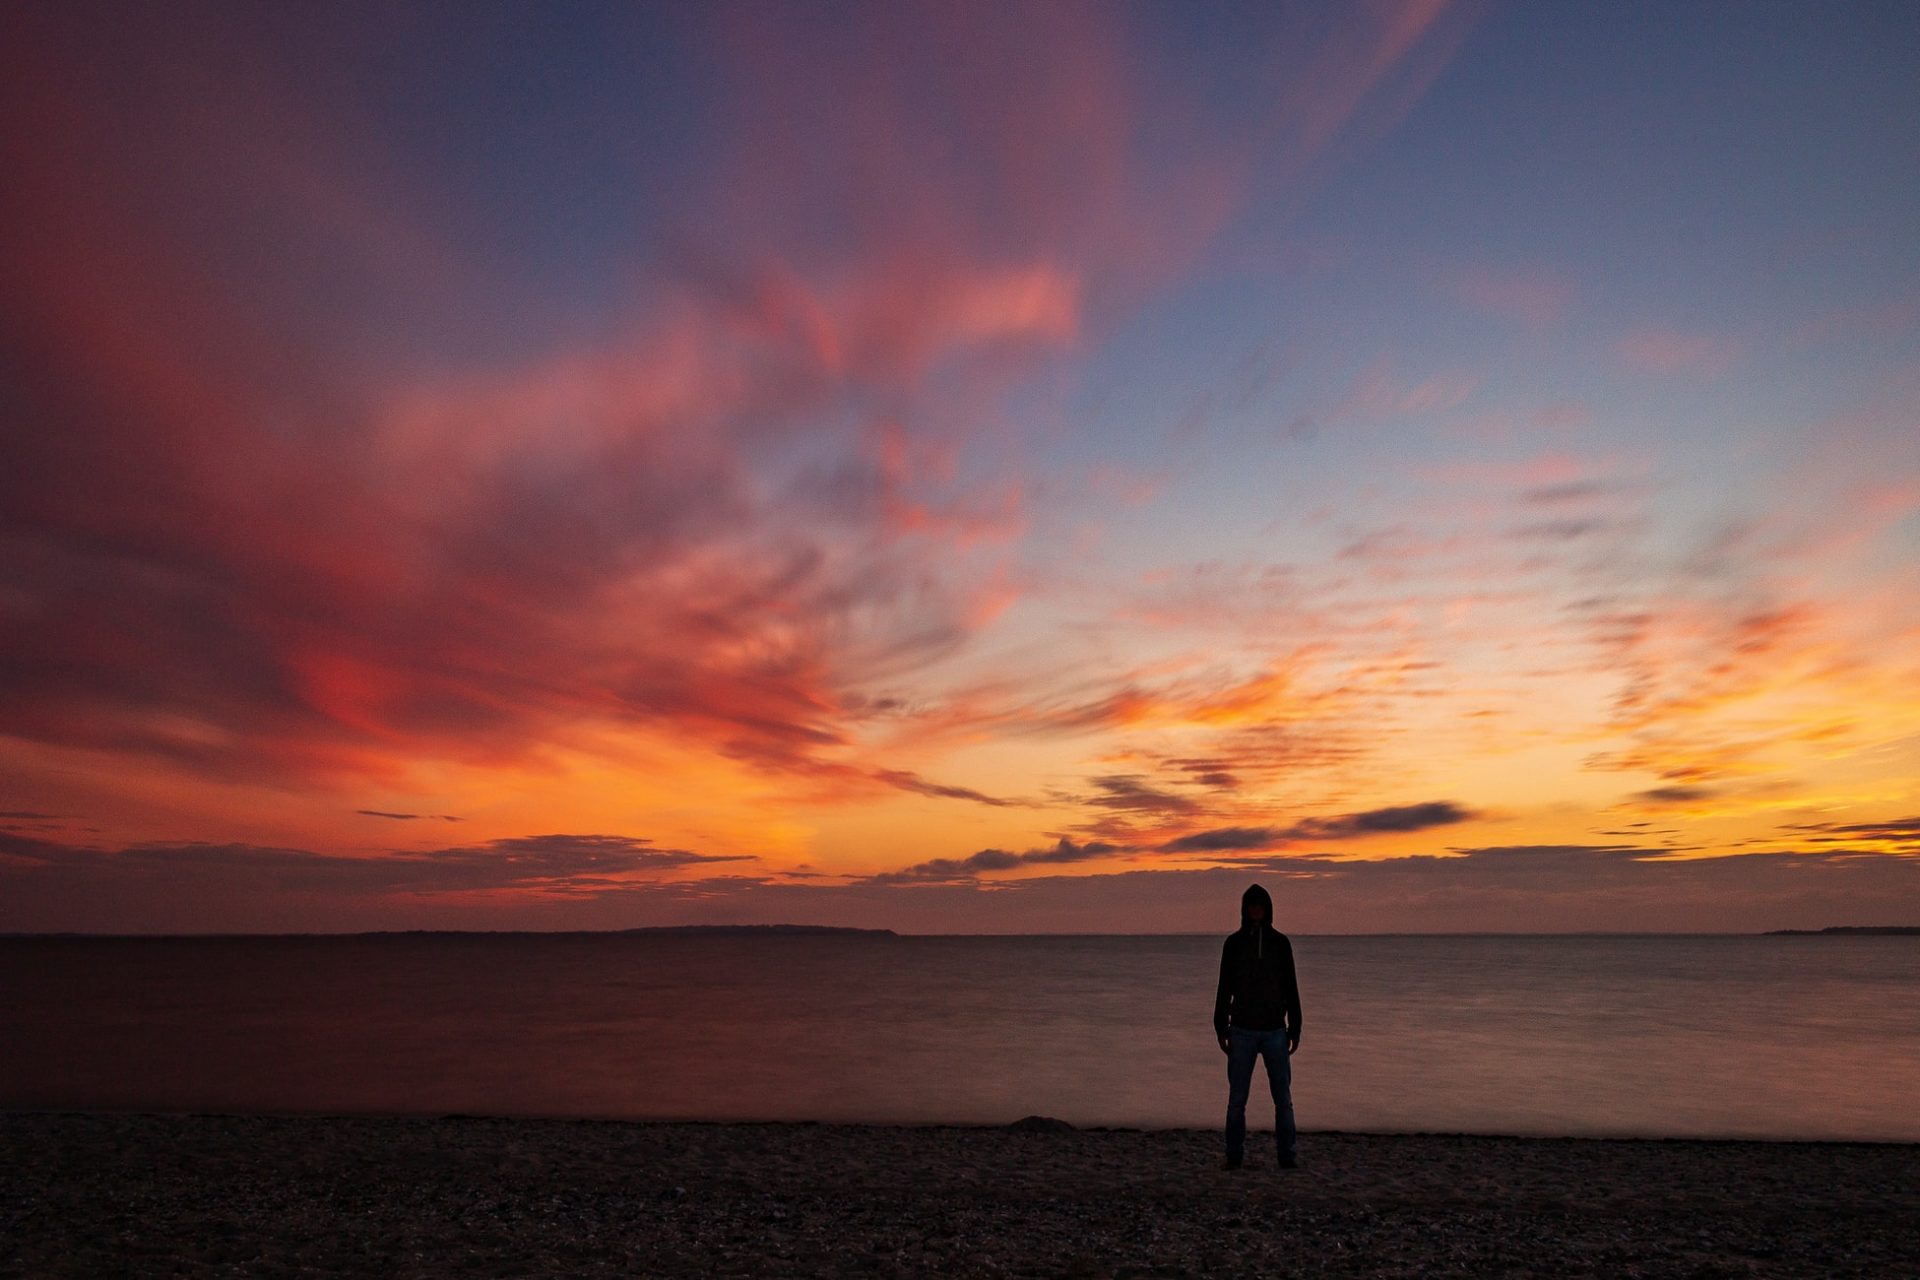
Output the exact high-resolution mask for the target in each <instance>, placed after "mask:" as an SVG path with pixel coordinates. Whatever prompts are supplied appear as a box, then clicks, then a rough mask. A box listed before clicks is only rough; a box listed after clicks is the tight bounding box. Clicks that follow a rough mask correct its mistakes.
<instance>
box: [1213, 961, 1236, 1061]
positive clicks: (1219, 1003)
mask: <svg viewBox="0 0 1920 1280" xmlns="http://www.w3.org/2000/svg"><path fill="white" fill-rule="evenodd" d="M1232 954H1233V939H1232V938H1228V939H1227V940H1226V942H1225V943H1224V944H1223V945H1222V946H1221V948H1220V985H1219V986H1218V987H1216V988H1215V989H1214V993H1213V1036H1214V1039H1216V1040H1218V1041H1219V1042H1220V1047H1221V1048H1223V1049H1224V1048H1226V1045H1227V1007H1228V1006H1229V1005H1230V1004H1232V1002H1233V992H1232V990H1231V984H1230V983H1229V982H1228V980H1227V975H1228V973H1229V972H1231V969H1230V966H1229V965H1228V963H1227V957H1228V956H1230V955H1232Z"/></svg>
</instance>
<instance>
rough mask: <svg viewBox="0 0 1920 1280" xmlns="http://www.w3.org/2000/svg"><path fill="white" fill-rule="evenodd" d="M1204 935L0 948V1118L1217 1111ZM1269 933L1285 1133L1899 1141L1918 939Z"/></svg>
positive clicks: (24, 944)
mask: <svg viewBox="0 0 1920 1280" xmlns="http://www.w3.org/2000/svg"><path fill="white" fill-rule="evenodd" d="M1219 947H1220V939H1219V938H1214V937H1185V936H1180V937H1015V938H997V937H888V936H884V935H877V936H865V935H858V936H847V935H835V936H818V935H816V936H805V935H785V936H781V935H757V936H754V935H706V936H690V935H672V934H627V935H618V934H602V935H593V934H570V935H524V934H522V935H486V934H423V935H391V936H359V937H333V938H329V937H278V938H152V939H139V938H118V939H102V938H44V939H33V938H12V939H0V1106H4V1107H10V1108H21V1107H31V1108H141V1109H163V1110H214V1111H235V1110H269V1111H301V1112H334V1111H352V1112H402V1113H425V1114H439V1113H443V1112H465V1113H488V1114H505V1115H544V1116H610V1117H632V1118H701V1119H777V1120H821V1121H835V1120H840V1121H889V1122H956V1123H989V1124H998V1123H1005V1122H1008V1121H1012V1120H1015V1119H1018V1118H1020V1117H1021V1116H1025V1115H1031V1114H1041V1115H1050V1116H1057V1117H1059V1118H1061V1119H1064V1120H1068V1121H1071V1122H1073V1123H1074V1124H1078V1125H1129V1126H1143V1127H1162V1126H1180V1127H1217V1126H1219V1125H1220V1123H1221V1121H1222V1113H1223V1109H1224V1104H1225V1093H1226V1079H1225V1059H1224V1057H1223V1055H1222V1054H1221V1053H1220V1050H1219V1048H1218V1047H1217V1046H1216V1045H1215V1043H1214V1041H1213V1035H1212V1030H1211V1027H1210V1018H1211V1013H1212V1002H1213V986H1214V980H1215V976H1216V973H1217V967H1218V963H1219ZM1294 952H1295V956H1296V959H1297V963H1298V966H1299V971H1300V982H1301V992H1302V1001H1303V1005H1304V1008H1305V1019H1304V1024H1305V1027H1304V1029H1305V1036H1304V1040H1303V1043H1302V1046H1301V1049H1300V1052H1299V1053H1298V1054H1297V1055H1296V1056H1295V1057H1294V1059H1293V1067H1294V1090H1293V1093H1294V1106H1295V1111H1296V1115H1297V1118H1298V1123H1299V1124H1300V1127H1301V1128H1302V1129H1303V1130H1314V1129H1347V1130H1369V1131H1387V1132H1393V1131H1398V1132H1405V1131H1421V1130H1426V1131H1459V1132H1476V1133H1506V1134H1553V1135H1611V1136H1663V1137H1757V1138H1849V1139H1870V1140H1902V1141H1916V1140H1920V1105H1917V1104H1916V1101H1915V1100H1916V1098H1920V938H1913V937H1824V938H1820V937H1813V938H1807V937H1801V938H1795V937H1771V938H1769V937H1737V936H1572V937H1569V936H1418V937H1408V936H1381V937H1296V938H1295V939H1294ZM1263 1081H1264V1077H1263V1076H1262V1075H1260V1074H1258V1073H1257V1074H1256V1081H1255V1093H1254V1101H1253V1104H1252V1106H1251V1108H1250V1111H1249V1115H1250V1120H1251V1121H1252V1123H1253V1125H1254V1127H1256V1128H1260V1127H1270V1125H1271V1117H1272V1112H1271V1108H1270V1104H1269V1103H1268V1101H1267V1098H1266V1095H1265V1091H1264V1083H1263Z"/></svg>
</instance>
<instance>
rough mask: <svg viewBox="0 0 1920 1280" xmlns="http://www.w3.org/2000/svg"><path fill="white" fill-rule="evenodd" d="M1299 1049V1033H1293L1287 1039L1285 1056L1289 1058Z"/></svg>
mask: <svg viewBox="0 0 1920 1280" xmlns="http://www.w3.org/2000/svg"><path fill="white" fill-rule="evenodd" d="M1299 1048H1300V1033H1299V1032H1297V1031H1296V1032H1294V1033H1293V1034H1292V1035H1290V1036H1288V1037H1287V1056H1288V1057H1289V1058H1291V1057H1292V1056H1293V1055H1294V1054H1295V1053H1296V1052H1298V1050H1299Z"/></svg>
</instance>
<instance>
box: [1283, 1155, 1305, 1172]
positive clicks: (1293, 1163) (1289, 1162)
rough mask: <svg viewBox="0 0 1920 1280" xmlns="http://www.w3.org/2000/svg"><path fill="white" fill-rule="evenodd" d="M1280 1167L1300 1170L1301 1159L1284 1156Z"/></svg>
mask: <svg viewBox="0 0 1920 1280" xmlns="http://www.w3.org/2000/svg"><path fill="white" fill-rule="evenodd" d="M1280 1167H1281V1168H1282V1169H1298V1168H1299V1167H1300V1157H1298V1156H1290V1155H1282V1156H1281V1157H1280Z"/></svg>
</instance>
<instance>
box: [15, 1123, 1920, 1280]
mask: <svg viewBox="0 0 1920 1280" xmlns="http://www.w3.org/2000/svg"><path fill="white" fill-rule="evenodd" d="M1253 1136H1254V1137H1256V1138H1257V1137H1261V1136H1264V1135H1253ZM1218 1148H1219V1135H1218V1134H1214V1133H1205V1132H1193V1131H1166V1132H1136V1131H1130V1130H1088V1131H1080V1132H1074V1131H1065V1132H1058V1131H1046V1130H1044V1129H1043V1130H1040V1131H1032V1130H1026V1129H1021V1128H1018V1127H1011V1128H1006V1129H985V1128H887V1127H859V1126H840V1125H807V1124H764V1125H763V1124H625V1123H618V1122H609V1121H565V1120H496V1119H468V1118H458V1117H449V1118H444V1119H384V1118H328V1117H276V1116H212V1115H185V1116H172V1115H106V1114H40V1113H12V1114H7V1113H0V1274H4V1275H7V1276H34V1277H39V1276H87V1277H94V1276H101V1277H105V1276H127V1275H138V1276H158V1275H247V1276H345V1275H354V1276H422V1277H425V1276H434V1277H438V1276H549V1275H567V1276H572V1275H579V1276H613V1275H621V1276H629V1275H631V1276H675V1277H677V1276H688V1277H691V1276H710V1275H719V1276H726V1275H765V1276H775V1275H778V1276H786V1275H796V1276H806V1275H818V1276H894V1275H960V1276H1088V1277H1091V1276H1110V1277H1116V1278H1117V1277H1124V1276H1234V1275H1245V1276H1256V1275H1258V1276H1277V1275H1300V1276H1357V1275H1366V1276H1413V1275H1420V1276H1475V1277H1478V1276H1499V1275H1552V1276H1569V1275H1571V1276H1874V1277H1884V1276H1901V1275H1909V1276H1910V1275H1920V1146H1916V1145H1871V1144H1848V1143H1758V1142H1643V1141H1594V1140H1578V1139H1525V1138H1478V1137H1461V1136H1449V1135H1427V1134H1421V1135H1414V1136H1404V1137H1390V1136H1369V1135H1361V1134H1342V1133H1320V1134H1306V1135H1303V1136H1302V1139H1301V1158H1302V1162H1303V1167H1302V1168H1300V1169H1298V1170H1293V1171H1285V1172H1283V1171H1281V1170H1278V1169H1276V1168H1275V1167H1274V1162H1273V1155H1272V1150H1271V1148H1270V1147H1269V1146H1267V1145H1265V1144H1259V1143H1255V1144H1252V1145H1251V1150H1250V1152H1249V1164H1248V1167H1247V1168H1245V1169H1242V1170H1240V1171H1238V1172H1236V1173H1226V1172H1223V1171H1221V1170H1220V1169H1219V1168H1218V1167H1217V1164H1218V1157H1219V1150H1218Z"/></svg>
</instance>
